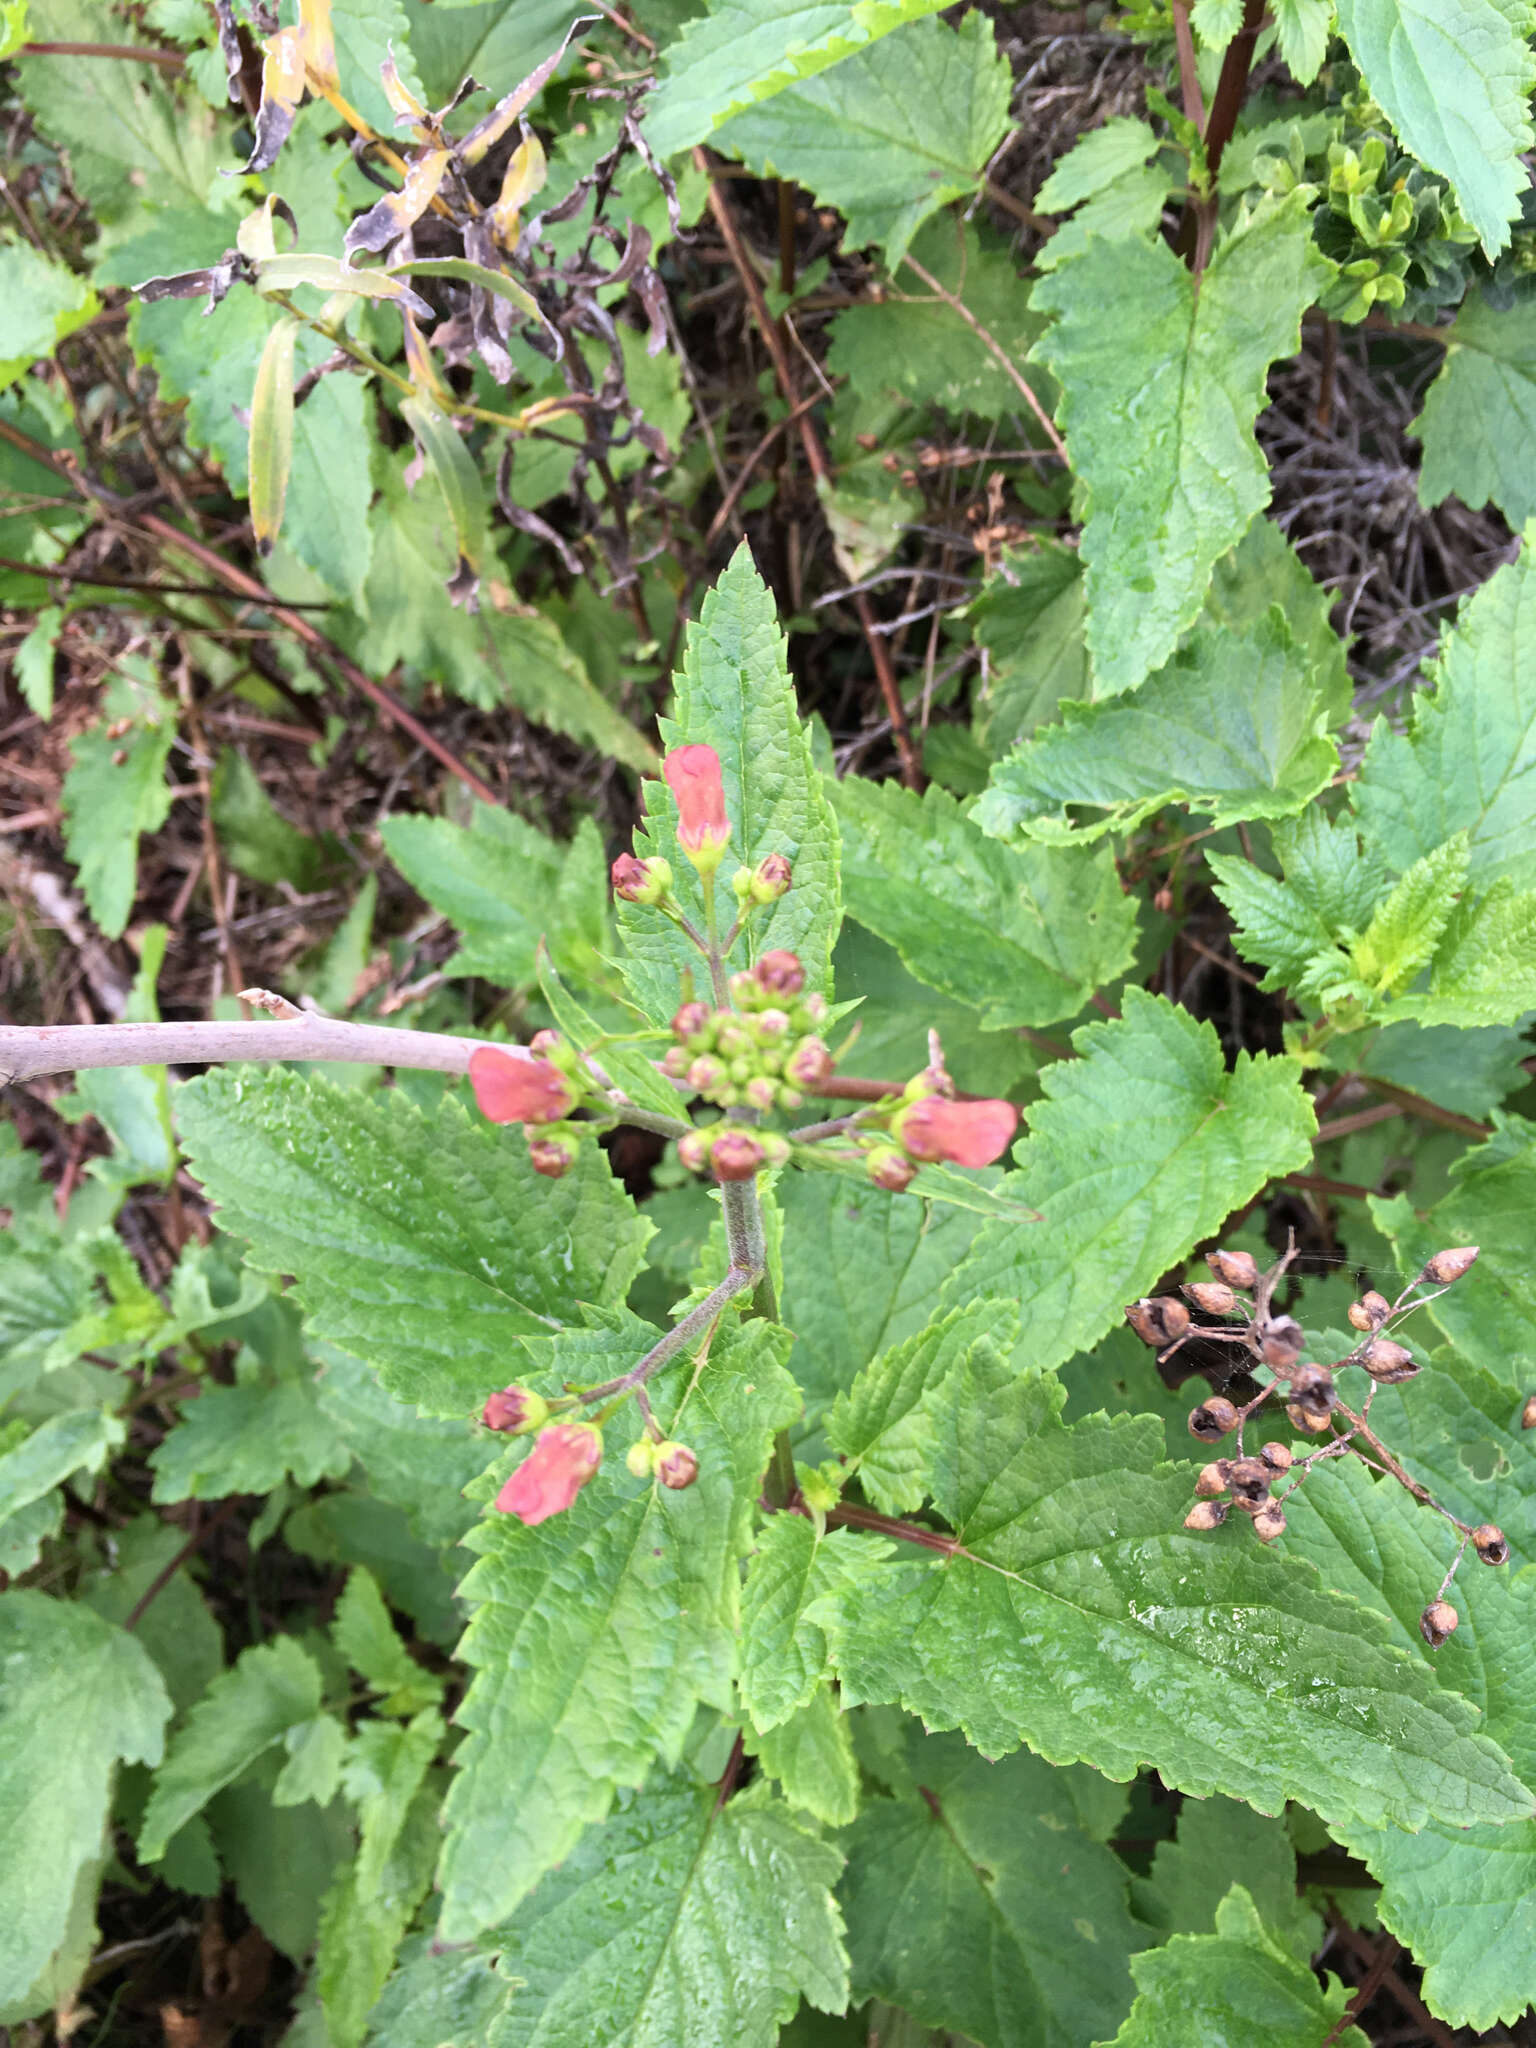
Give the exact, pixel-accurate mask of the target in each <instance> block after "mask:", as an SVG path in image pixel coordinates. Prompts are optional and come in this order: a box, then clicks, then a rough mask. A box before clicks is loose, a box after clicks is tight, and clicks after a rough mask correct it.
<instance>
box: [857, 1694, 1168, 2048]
mask: <svg viewBox="0 0 1536 2048" xmlns="http://www.w3.org/2000/svg"><path fill="white" fill-rule="evenodd" d="M904 1732H905V1753H904V1759H903V1760H904V1762H905V1764H906V1766H907V1768H908V1770H909V1771H910V1773H911V1778H912V1782H911V1783H910V1784H909V1785H906V1786H904V1787H903V1789H902V1791H901V1793H900V1796H898V1797H896V1798H894V1799H878V1800H874V1801H872V1802H871V1803H870V1804H869V1805H867V1806H866V1807H865V1809H864V1811H863V1813H861V1814H860V1816H859V1818H858V1820H857V1821H855V1823H854V1825H853V1827H852V1828H851V1829H850V1830H849V1832H848V1834H847V1835H845V1836H844V1837H843V1842H842V1846H843V1847H844V1848H845V1850H846V1852H847V1855H848V1872H847V1875H846V1877H845V1878H844V1880H843V1883H842V1885H841V1887H840V1889H839V1898H840V1900H841V1903H842V1907H843V1911H844V1913H845V1914H846V1916H847V1920H848V1950H849V1956H850V1959H851V1963H852V1975H853V1998H854V2000H855V2001H858V2000H861V1999H864V1998H868V1997H871V1996H873V1997H876V1998H884V1999H888V2000H890V2001H891V2003H893V2004H896V2005H899V2006H901V2007H902V2008H903V2009H904V2010H905V2011H907V2012H910V2013H911V2014H912V2015H913V2016H914V2017H915V2018H917V2019H919V2020H921V2021H922V2022H923V2023H924V2024H925V2025H927V2026H930V2027H941V2028H947V2029H952V2030H954V2031H955V2032H957V2033H963V2034H965V2035H966V2036H967V2037H968V2038H971V2039H975V2040H977V2041H985V2042H986V2043H987V2044H988V2048H1045V2044H1047V2043H1051V2044H1054V2043H1057V2042H1060V2043H1063V2044H1064V2043H1067V2042H1086V2041H1090V2040H1096V2039H1099V2038H1100V2037H1101V2036H1103V2035H1104V2034H1107V2033H1108V2032H1109V2031H1110V2029H1111V2028H1112V2027H1114V2026H1115V2024H1116V2023H1117V2022H1118V2021H1119V2019H1120V2018H1121V2017H1122V2015H1123V2014H1124V2013H1125V2012H1126V2011H1127V2009H1128V2008H1129V2005H1130V2002H1131V1996H1132V1991H1131V1979H1130V1972H1129V1970H1128V1968H1127V1962H1128V1959H1129V1957H1130V1955H1131V1953H1132V1952H1133V1951H1134V1950H1135V1949H1136V1948H1138V1947H1140V1946H1141V1944H1142V1943H1143V1941H1144V1940H1145V1938H1146V1937H1145V1935H1144V1934H1142V1932H1141V1931H1140V1930H1139V1929H1138V1928H1137V1927H1136V1926H1135V1924H1134V1922H1133V1921H1132V1919H1131V1916H1130V1912H1129V1910H1128V1908H1127V1903H1126V1896H1125V1894H1126V1873H1125V1869H1124V1866H1123V1865H1122V1864H1121V1863H1120V1862H1119V1860H1118V1858H1116V1857H1115V1856H1114V1855H1112V1854H1111V1852H1110V1851H1109V1850H1108V1849H1106V1848H1101V1847H1100V1846H1099V1844H1098V1843H1097V1842H1095V1841H1091V1840H1090V1839H1089V1838H1088V1837H1087V1836H1086V1835H1085V1834H1084V1832H1083V1830H1082V1828H1081V1826H1080V1825H1079V1822H1078V1817H1077V1814H1076V1812H1075V1811H1074V1809H1073V1806H1072V1801H1071V1796H1070V1793H1069V1791H1068V1789H1067V1783H1066V1779H1065V1775H1064V1774H1063V1773H1061V1772H1058V1771H1053V1770H1052V1769H1051V1768H1050V1767H1049V1765H1047V1764H1044V1763H1042V1762H1041V1761H1040V1760H1039V1759H1038V1758H1037V1757H1032V1756H1015V1757H1010V1758H1009V1759H1008V1760H1007V1761H1006V1762H1003V1763H988V1762H986V1761H985V1759H984V1758H982V1757H979V1756H978V1755H977V1754H976V1752H975V1751H974V1750H971V1749H967V1748H966V1746H965V1744H964V1743H963V1742H960V1741H958V1740H956V1739H955V1738H954V1737H951V1736H943V1735H939V1736H929V1737H927V1738H926V1739H925V1738H924V1737H923V1736H922V1735H921V1734H920V1733H919V1732H918V1731H917V1730H916V1729H915V1728H913V1727H911V1725H910V1724H908V1727H907V1729H906V1731H904Z"/></svg>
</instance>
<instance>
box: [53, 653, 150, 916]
mask: <svg viewBox="0 0 1536 2048" xmlns="http://www.w3.org/2000/svg"><path fill="white" fill-rule="evenodd" d="M125 719H126V720H127V721H128V722H129V725H128V730H127V731H124V732H119V733H118V734H117V737H116V738H114V737H113V736H112V729H113V728H114V727H116V726H118V725H120V724H121V723H122V721H123V720H125ZM175 737H176V714H175V710H174V708H173V707H172V705H171V704H170V703H169V702H168V701H167V700H166V699H165V698H164V697H162V696H161V694H160V692H159V691H158V690H157V689H156V688H155V687H154V685H153V684H152V683H151V682H150V681H148V679H147V678H146V680H145V681H143V682H140V681H137V680H134V679H132V678H130V677H129V676H127V675H114V677H113V678H112V680H111V682H110V683H109V684H108V685H107V688H106V691H105V693H104V695H103V697H102V705H101V720H100V722H99V723H98V724H96V725H93V726H92V727H91V728H90V729H89V730H88V731H86V732H83V733H81V734H80V735H79V737H78V738H77V739H75V740H74V741H73V742H72V744H71V746H70V758H71V764H72V765H71V767H70V770H69V773H68V774H67V775H66V776H65V778H64V817H65V827H64V844H65V849H66V851H67V852H68V855H69V859H70V863H71V865H72V866H73V867H74V868H75V869H76V871H77V873H78V877H79V882H80V889H81V893H82V894H83V895H84V897H85V900H86V904H87V906H88V908H89V910H90V913H91V915H92V917H93V918H95V920H96V922H97V924H99V925H100V926H101V929H102V930H103V932H105V933H106V935H107V937H108V938H111V939H116V938H120V937H121V936H122V933H123V931H124V929H125V927H126V926H127V923H128V914H129V912H130V911H131V910H132V908H133V899H134V892H135V889H136V886H137V881H138V846H139V835H140V833H142V832H156V831H158V830H159V828H160V827H161V826H162V825H163V824H164V823H165V821H166V819H167V817H169V815H170V809H171V792H170V790H169V789H168V788H167V787H166V782H165V764H166V761H167V759H168V757H169V755H170V751H171V743H172V741H173V740H174V739H175Z"/></svg>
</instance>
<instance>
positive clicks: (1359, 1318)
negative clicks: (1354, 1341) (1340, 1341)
mask: <svg viewBox="0 0 1536 2048" xmlns="http://www.w3.org/2000/svg"><path fill="white" fill-rule="evenodd" d="M1391 1313H1392V1304H1391V1302H1390V1301H1388V1299H1387V1297H1386V1296H1385V1295H1384V1294H1378V1293H1377V1292H1376V1290H1375V1288H1374V1287H1373V1288H1372V1289H1371V1290H1370V1292H1369V1293H1368V1294H1362V1295H1361V1297H1360V1299H1359V1300H1358V1301H1352V1302H1351V1303H1350V1304H1349V1320H1350V1322H1351V1323H1352V1324H1353V1326H1354V1327H1355V1329H1357V1330H1379V1329H1380V1328H1381V1326H1382V1324H1383V1323H1384V1322H1385V1321H1386V1320H1387V1317H1388V1316H1389V1315H1391Z"/></svg>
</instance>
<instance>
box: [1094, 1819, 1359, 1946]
mask: <svg viewBox="0 0 1536 2048" xmlns="http://www.w3.org/2000/svg"><path fill="white" fill-rule="evenodd" d="M1234 1870H1236V1871H1241V1873H1242V1876H1243V1881H1244V1886H1245V1888H1246V1890H1247V1892H1248V1894H1249V1896H1250V1897H1251V1898H1252V1899H1253V1902H1254V1904H1255V1905H1256V1906H1257V1907H1258V1909H1259V1912H1260V1914H1261V1916H1262V1918H1263V1921H1264V1924H1265V1927H1266V1928H1267V1929H1268V1931H1269V1932H1270V1933H1271V1934H1272V1935H1273V1936H1275V1937H1276V1938H1277V1939H1278V1940H1279V1942H1280V1943H1281V1945H1282V1946H1283V1947H1284V1948H1285V1949H1286V1950H1287V1952H1288V1953H1289V1954H1290V1955H1291V1956H1292V1958H1293V1959H1294V1960H1295V1961H1296V1962H1302V1963H1304V1962H1306V1961H1307V1960H1308V1958H1309V1957H1310V1956H1311V1955H1312V1953H1313V1951H1314V1950H1315V1949H1316V1948H1317V1946H1318V1943H1319V1941H1320V1939H1321V1937H1322V1922H1321V1920H1320V1919H1319V1917H1318V1915H1317V1914H1316V1913H1315V1912H1313V1911H1312V1909H1311V1907H1310V1906H1308V1905H1306V1904H1304V1902H1303V1901H1302V1900H1301V1899H1300V1898H1298V1896H1297V1893H1296V1851H1295V1849H1294V1847H1293V1846H1292V1843H1291V1838H1290V1835H1289V1834H1288V1833H1287V1831H1286V1826H1285V1822H1284V1820H1283V1819H1279V1818H1270V1817H1268V1816H1266V1815H1264V1814H1261V1813H1255V1812H1254V1810H1253V1808H1252V1807H1251V1806H1244V1805H1242V1804H1241V1803H1240V1802H1239V1801H1238V1800H1236V1799H1186V1800H1185V1801H1184V1803H1183V1805H1182V1806H1181V1807H1180V1808H1179V1831H1178V1835H1177V1838H1176V1839H1175V1840H1172V1841H1162V1842H1159V1843H1158V1845H1157V1848H1156V1851H1155V1852H1154V1854H1153V1857H1152V1873H1151V1875H1150V1877H1148V1878H1146V1879H1145V1880H1144V1881H1143V1882H1142V1883H1140V1884H1138V1885H1137V1886H1136V1887H1135V1894H1134V1896H1135V1901H1136V1910H1137V1913H1138V1915H1139V1916H1140V1918H1142V1919H1143V1920H1146V1921H1148V1922H1149V1923H1150V1924H1151V1925H1152V1926H1154V1927H1156V1928H1157V1929H1159V1931H1160V1932H1162V1933H1165V1934H1208V1933H1209V1932H1210V1930H1211V1928H1212V1926H1213V1925H1214V1923H1215V1919H1216V1912H1217V1908H1218V1907H1219V1906H1220V1904H1221V1901H1222V1899H1223V1898H1224V1897H1225V1896H1226V1890H1227V1886H1228V1885H1229V1884H1230V1882H1231V1876H1232V1872H1233V1871H1234Z"/></svg>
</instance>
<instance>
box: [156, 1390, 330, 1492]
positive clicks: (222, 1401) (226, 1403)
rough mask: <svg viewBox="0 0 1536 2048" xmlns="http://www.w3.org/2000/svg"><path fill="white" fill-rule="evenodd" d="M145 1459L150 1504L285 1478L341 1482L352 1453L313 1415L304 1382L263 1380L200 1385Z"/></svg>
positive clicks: (267, 1487) (259, 1488)
mask: <svg viewBox="0 0 1536 2048" xmlns="http://www.w3.org/2000/svg"><path fill="white" fill-rule="evenodd" d="M149 1462H150V1465H151V1467H152V1468H153V1471H154V1475H155V1484H154V1491H153V1493H152V1495H151V1499H153V1500H155V1501H157V1502H159V1501H174V1500H222V1499H223V1498H224V1497H225V1496H226V1495H228V1494H231V1493H270V1492H271V1491H272V1489H273V1488H274V1487H275V1486H280V1485H281V1484H282V1482H283V1480H284V1479H285V1478H287V1477H289V1476H290V1475H291V1476H292V1477H293V1478H294V1479H296V1480H297V1481H298V1483H299V1485H300V1486H316V1485H318V1484H319V1482H320V1481H321V1480H322V1479H341V1478H344V1477H345V1475H346V1471H347V1467H348V1466H349V1465H350V1464H351V1462H352V1454H351V1452H350V1451H349V1450H348V1448H347V1446H346V1445H345V1444H344V1443H343V1442H342V1440H341V1438H340V1437H339V1436H338V1434H337V1433H336V1430H335V1429H334V1428H333V1427H332V1425H331V1424H330V1422H329V1421H328V1420H327V1418H326V1416H325V1415H324V1414H323V1413H322V1412H321V1410H320V1407H319V1405H318V1403H317V1402H316V1399H315V1390H314V1386H313V1384H312V1383H311V1382H309V1381H307V1380H299V1379H287V1378H284V1379H278V1380H275V1381H274V1380H268V1379H266V1378H265V1377H263V1378H260V1379H251V1380H247V1381H244V1382H243V1383H242V1384H241V1385H239V1386H234V1387H221V1386H216V1385H209V1386H205V1387H204V1388H203V1389H202V1390H201V1392H200V1393H199V1394H198V1396H197V1399H196V1400H194V1401H189V1402H188V1403H187V1405H186V1406H185V1407H184V1408H183V1410H182V1414H181V1420H180V1421H179V1422H178V1423H177V1425H176V1427H175V1428H174V1429H173V1430H171V1431H170V1432H169V1434H168V1435H166V1436H165V1437H163V1438H162V1439H161V1441H160V1443H158V1444H157V1445H156V1447H155V1449H154V1450H153V1451H152V1452H151V1453H150V1460H149Z"/></svg>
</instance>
